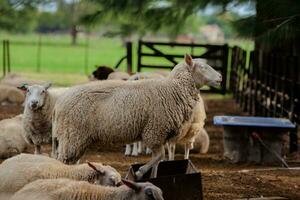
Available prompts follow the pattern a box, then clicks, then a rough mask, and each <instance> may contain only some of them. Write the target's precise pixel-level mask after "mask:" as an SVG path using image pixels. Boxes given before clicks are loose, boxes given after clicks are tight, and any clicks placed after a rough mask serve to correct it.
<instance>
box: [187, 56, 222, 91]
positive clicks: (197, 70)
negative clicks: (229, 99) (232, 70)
mask: <svg viewBox="0 0 300 200" xmlns="http://www.w3.org/2000/svg"><path fill="white" fill-rule="evenodd" d="M184 60H185V63H186V65H187V66H188V67H189V69H190V71H191V73H192V76H193V79H194V80H195V83H196V86H197V87H198V88H200V87H202V86H204V85H208V86H213V87H216V86H220V84H221V82H222V75H221V74H220V73H219V72H217V71H216V70H214V69H213V68H212V67H211V66H209V65H208V64H206V63H204V61H203V60H202V59H193V58H192V57H191V56H190V55H188V54H186V55H185V57H184Z"/></svg>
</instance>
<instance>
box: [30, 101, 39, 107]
mask: <svg viewBox="0 0 300 200" xmlns="http://www.w3.org/2000/svg"><path fill="white" fill-rule="evenodd" d="M37 104H38V101H35V100H34V101H31V107H32V108H36V107H37Z"/></svg>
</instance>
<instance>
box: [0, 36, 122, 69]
mask: <svg viewBox="0 0 300 200" xmlns="http://www.w3.org/2000/svg"><path fill="white" fill-rule="evenodd" d="M0 38H1V39H2V38H3V39H9V40H10V41H11V45H10V53H11V66H12V70H13V71H14V72H37V71H38V64H37V63H38V62H40V72H42V73H49V72H51V73H79V74H85V73H90V72H91V71H93V70H94V66H95V65H107V66H111V67H113V66H114V65H115V64H116V63H117V62H118V60H119V59H120V58H121V57H122V56H124V55H125V48H123V47H122V43H121V41H120V40H119V39H108V38H97V37H91V38H90V41H89V45H88V48H86V45H87V44H86V38H84V37H83V38H82V37H79V40H78V45H77V46H72V45H70V37H69V36H68V35H43V36H41V38H40V40H41V44H42V45H41V48H40V50H41V51H40V55H41V56H40V61H38V46H39V45H38V42H39V36H38V35H26V36H24V35H4V34H2V35H0ZM1 51H2V48H1ZM86 67H87V68H86ZM121 67H122V68H124V69H125V65H123V66H121Z"/></svg>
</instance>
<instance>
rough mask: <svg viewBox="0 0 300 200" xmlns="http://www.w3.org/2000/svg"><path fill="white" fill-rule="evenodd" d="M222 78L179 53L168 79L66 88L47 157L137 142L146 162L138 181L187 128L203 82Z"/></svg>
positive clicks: (66, 157) (70, 157) (73, 156)
mask: <svg viewBox="0 0 300 200" xmlns="http://www.w3.org/2000/svg"><path fill="white" fill-rule="evenodd" d="M221 81H222V76H221V75H220V74H219V73H218V72H217V71H215V70H214V69H213V68H212V67H210V66H209V65H207V64H205V63H202V62H201V61H198V60H197V59H194V60H193V59H192V58H191V57H190V56H188V55H187V56H186V57H185V62H181V63H179V64H178V65H176V66H175V67H174V69H173V70H172V72H171V74H170V76H169V77H168V78H163V79H156V80H150V79H149V80H141V81H102V82H101V83H99V84H90V85H89V84H86V85H82V86H77V87H73V88H72V89H69V90H68V91H67V92H66V93H65V94H64V95H63V96H62V97H61V98H59V99H58V101H57V103H56V104H55V108H54V112H53V141H52V142H53V143H52V150H53V156H55V157H56V158H57V159H59V160H61V161H63V162H65V163H74V162H76V161H77V160H78V159H79V158H80V157H81V156H82V155H83V153H84V152H85V150H86V149H87V147H88V146H89V145H91V144H92V143H93V142H99V143H101V144H103V145H112V144H114V143H122V144H126V143H127V144H128V143H132V142H135V141H140V140H141V141H143V142H144V144H145V145H146V146H147V147H149V148H150V149H151V150H152V160H151V161H150V162H148V163H147V164H146V165H144V166H142V167H141V168H140V169H139V170H138V171H137V172H136V176H137V178H138V179H140V178H142V176H143V175H144V174H145V173H146V172H147V171H148V170H149V169H150V168H152V167H153V173H154V174H153V175H154V176H155V170H156V167H157V163H158V162H159V161H160V160H161V158H162V157H163V155H164V145H165V143H166V142H167V141H168V140H170V139H171V138H174V139H175V140H177V141H178V140H180V137H181V134H179V133H181V132H182V130H183V129H187V127H189V124H190V123H191V120H192V119H193V116H192V113H193V110H194V107H195V106H196V104H197V102H198V99H199V96H198V94H199V91H198V90H199V88H200V87H201V86H203V85H205V84H207V85H211V86H219V85H220V82H221Z"/></svg>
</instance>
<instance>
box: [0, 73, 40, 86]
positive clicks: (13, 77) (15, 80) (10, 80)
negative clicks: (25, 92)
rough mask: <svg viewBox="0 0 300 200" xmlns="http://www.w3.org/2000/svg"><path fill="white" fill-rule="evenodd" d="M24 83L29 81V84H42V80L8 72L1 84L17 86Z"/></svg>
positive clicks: (0, 81)
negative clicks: (29, 78)
mask: <svg viewBox="0 0 300 200" xmlns="http://www.w3.org/2000/svg"><path fill="white" fill-rule="evenodd" d="M23 83H27V84H29V85H34V84H42V82H41V81H34V80H28V79H26V78H24V77H22V76H21V75H18V74H14V73H10V74H7V75H6V76H5V77H4V78H3V79H1V80H0V84H3V85H9V86H12V87H15V88H16V87H18V86H20V85H22V84H23Z"/></svg>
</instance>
